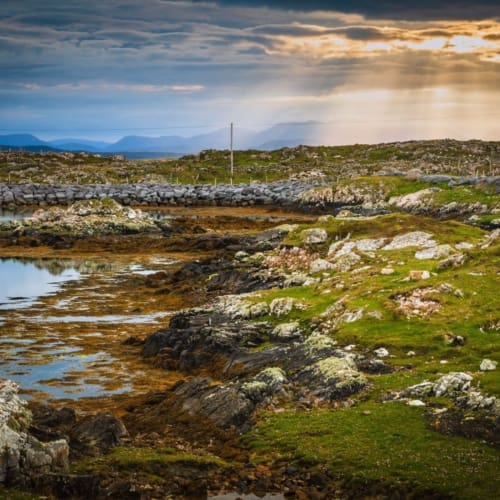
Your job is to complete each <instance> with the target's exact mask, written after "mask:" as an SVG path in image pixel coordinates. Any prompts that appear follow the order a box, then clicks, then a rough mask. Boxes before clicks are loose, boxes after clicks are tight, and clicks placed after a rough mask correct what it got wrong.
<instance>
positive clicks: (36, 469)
mask: <svg viewBox="0 0 500 500" xmlns="http://www.w3.org/2000/svg"><path fill="white" fill-rule="evenodd" d="M17 392H18V386H17V385H16V384H15V383H14V382H11V381H10V380H0V485H11V484H14V485H24V484H28V483H29V482H30V481H31V479H33V478H34V477H36V476H40V475H42V474H47V473H49V472H62V471H65V470H66V469H67V468H68V456H69V447H68V443H67V441H66V440H64V439H59V440H55V441H51V442H48V443H42V442H40V441H39V440H38V439H36V438H35V437H34V436H32V435H31V434H30V433H29V423H30V420H31V412H30V411H29V410H27V409H26V406H25V405H26V403H25V402H24V401H23V400H21V399H20V398H19V397H18V395H17Z"/></svg>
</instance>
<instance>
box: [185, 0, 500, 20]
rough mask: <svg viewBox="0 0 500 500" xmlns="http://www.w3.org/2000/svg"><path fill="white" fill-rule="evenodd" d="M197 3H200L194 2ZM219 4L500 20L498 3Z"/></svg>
mask: <svg viewBox="0 0 500 500" xmlns="http://www.w3.org/2000/svg"><path fill="white" fill-rule="evenodd" d="M194 3H198V2H197V0H194ZM216 3H217V4H218V5H225V6H230V5H243V6H247V7H268V8H272V9H284V10H294V11H299V12H314V11H326V12H328V11H336V12H344V13H352V14H361V15H363V16H365V17H368V18H373V19H395V20H413V21H415V20H437V19H468V20H472V19H488V18H498V16H499V12H498V1H497V0H477V1H475V2H470V1H469V0H420V1H418V2H417V1H415V0H399V1H397V2H394V1H393V0H379V1H373V0H358V1H356V2H350V1H347V0H309V1H307V2H304V1H302V0H272V1H271V0H216Z"/></svg>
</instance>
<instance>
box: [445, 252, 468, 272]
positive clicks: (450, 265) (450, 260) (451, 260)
mask: <svg viewBox="0 0 500 500" xmlns="http://www.w3.org/2000/svg"><path fill="white" fill-rule="evenodd" d="M466 261H467V256H466V255H465V254H463V253H454V254H452V255H450V256H449V257H447V258H446V259H443V260H441V261H439V263H438V269H440V270H443V269H455V268H457V267H460V266H463V265H464V264H465V262H466Z"/></svg>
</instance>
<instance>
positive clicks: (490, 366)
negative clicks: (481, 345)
mask: <svg viewBox="0 0 500 500" xmlns="http://www.w3.org/2000/svg"><path fill="white" fill-rule="evenodd" d="M496 368H497V362H496V361H493V360H491V359H487V358H485V359H483V360H482V361H481V364H480V365H479V369H480V370H481V371H482V372H490V371H493V370H496Z"/></svg>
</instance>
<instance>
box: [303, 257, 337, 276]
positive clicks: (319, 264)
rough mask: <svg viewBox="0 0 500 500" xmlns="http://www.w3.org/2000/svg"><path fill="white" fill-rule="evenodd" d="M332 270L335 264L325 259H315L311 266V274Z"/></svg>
mask: <svg viewBox="0 0 500 500" xmlns="http://www.w3.org/2000/svg"><path fill="white" fill-rule="evenodd" d="M330 269H333V264H332V263H331V262H329V261H327V260H325V259H315V260H313V261H312V262H311V264H310V266H309V272H310V273H311V274H316V273H320V272H323V271H328V270H330Z"/></svg>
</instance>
